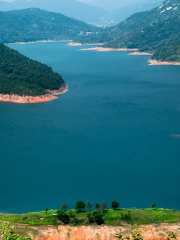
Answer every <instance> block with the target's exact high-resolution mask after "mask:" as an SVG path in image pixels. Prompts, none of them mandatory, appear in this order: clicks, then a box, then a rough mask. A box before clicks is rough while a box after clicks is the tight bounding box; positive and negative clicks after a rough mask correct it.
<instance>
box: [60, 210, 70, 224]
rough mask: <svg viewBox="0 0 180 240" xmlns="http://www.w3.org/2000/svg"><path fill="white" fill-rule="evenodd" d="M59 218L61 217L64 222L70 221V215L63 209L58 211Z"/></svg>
mask: <svg viewBox="0 0 180 240" xmlns="http://www.w3.org/2000/svg"><path fill="white" fill-rule="evenodd" d="M57 219H59V220H60V221H61V222H63V223H64V224H68V223H69V222H70V217H69V215H68V214H67V213H66V212H65V211H64V210H62V209H61V210H58V211H57Z"/></svg>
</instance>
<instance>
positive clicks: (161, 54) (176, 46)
mask: <svg viewBox="0 0 180 240" xmlns="http://www.w3.org/2000/svg"><path fill="white" fill-rule="evenodd" d="M179 14H180V2H179V1H178V0H165V1H164V2H163V4H162V5H161V6H159V7H157V8H154V9H152V10H151V11H146V12H141V13H137V14H134V15H132V16H131V17H129V18H127V19H126V20H125V21H123V22H121V23H120V24H119V25H117V26H115V27H111V28H107V29H105V30H102V31H100V32H99V34H97V35H94V36H92V37H91V38H89V39H87V37H83V38H82V39H80V41H81V42H83V43H85V42H86V41H87V42H91V41H92V42H97V41H98V42H103V43H105V45H104V47H113V48H119V47H125V48H139V50H140V51H148V52H152V53H154V56H153V58H156V59H158V60H163V61H180V40H179V39H180V38H179V35H180V34H179V32H180V19H179Z"/></svg>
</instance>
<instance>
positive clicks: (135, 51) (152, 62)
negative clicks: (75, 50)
mask: <svg viewBox="0 0 180 240" xmlns="http://www.w3.org/2000/svg"><path fill="white" fill-rule="evenodd" d="M83 45H95V44H82V43H78V42H71V43H69V44H67V46H72V47H73V46H74V47H76V46H83ZM97 45H98V43H97ZM81 50H82V51H98V52H132V53H128V55H135V56H145V55H147V56H148V55H149V56H150V55H153V54H151V53H148V52H139V51H138V50H139V49H138V48H105V47H94V48H83V49H81ZM148 62H149V65H154V66H155V65H157V66H168V65H174V66H179V65H180V62H167V61H158V60H156V59H149V60H148Z"/></svg>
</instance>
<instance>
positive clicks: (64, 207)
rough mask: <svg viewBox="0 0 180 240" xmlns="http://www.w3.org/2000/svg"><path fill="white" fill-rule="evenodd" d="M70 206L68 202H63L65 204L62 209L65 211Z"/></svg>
mask: <svg viewBox="0 0 180 240" xmlns="http://www.w3.org/2000/svg"><path fill="white" fill-rule="evenodd" d="M68 207H69V205H68V204H63V205H62V206H61V209H62V210H64V211H66V210H67V208H68Z"/></svg>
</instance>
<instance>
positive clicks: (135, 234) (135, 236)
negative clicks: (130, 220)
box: [131, 229, 143, 240]
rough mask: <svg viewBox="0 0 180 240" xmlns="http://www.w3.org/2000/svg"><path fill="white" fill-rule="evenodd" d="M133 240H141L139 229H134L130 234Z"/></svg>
mask: <svg viewBox="0 0 180 240" xmlns="http://www.w3.org/2000/svg"><path fill="white" fill-rule="evenodd" d="M131 234H132V238H133V240H143V237H142V231H141V230H140V229H134V230H132V232H131Z"/></svg>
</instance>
